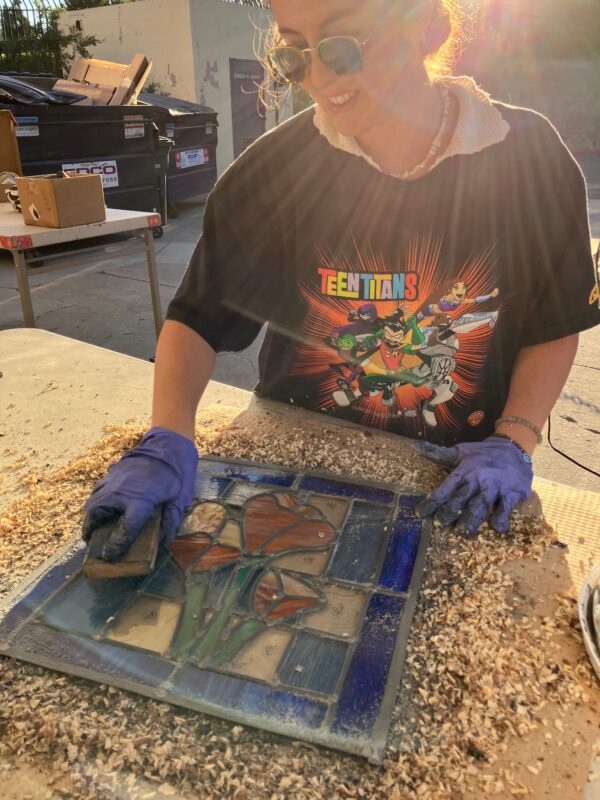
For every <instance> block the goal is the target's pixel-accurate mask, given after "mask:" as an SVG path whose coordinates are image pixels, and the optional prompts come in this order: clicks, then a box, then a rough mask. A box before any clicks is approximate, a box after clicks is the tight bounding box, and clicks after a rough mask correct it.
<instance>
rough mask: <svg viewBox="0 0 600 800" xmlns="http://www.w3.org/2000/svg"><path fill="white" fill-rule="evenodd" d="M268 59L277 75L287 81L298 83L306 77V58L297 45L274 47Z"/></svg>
mask: <svg viewBox="0 0 600 800" xmlns="http://www.w3.org/2000/svg"><path fill="white" fill-rule="evenodd" d="M269 60H270V61H271V65H272V67H273V69H274V70H275V72H276V73H277V75H279V77H280V78H281V79H282V80H284V81H287V82H288V83H299V82H300V81H303V80H304V78H305V77H306V59H305V57H304V53H303V52H302V50H300V49H299V48H297V47H275V48H274V49H273V50H271V52H270V53H269Z"/></svg>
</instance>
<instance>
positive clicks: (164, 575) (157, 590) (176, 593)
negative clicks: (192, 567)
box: [144, 555, 185, 600]
mask: <svg viewBox="0 0 600 800" xmlns="http://www.w3.org/2000/svg"><path fill="white" fill-rule="evenodd" d="M144 591H145V592H148V594H156V595H159V596H160V597H172V598H173V599H175V600H178V599H179V598H180V597H183V596H184V594H185V575H184V573H183V571H182V570H181V569H180V568H179V567H178V566H177V564H176V563H175V561H174V560H173V559H172V558H171V556H169V555H167V556H166V558H164V559H163V560H162V562H161V563H159V564H158V565H157V567H156V569H155V570H154V572H153V573H152V575H150V577H149V578H148V580H147V583H145V584H144Z"/></svg>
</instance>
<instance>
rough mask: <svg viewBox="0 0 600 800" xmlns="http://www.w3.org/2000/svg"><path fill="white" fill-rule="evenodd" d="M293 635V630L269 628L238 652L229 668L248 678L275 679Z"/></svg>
mask: <svg viewBox="0 0 600 800" xmlns="http://www.w3.org/2000/svg"><path fill="white" fill-rule="evenodd" d="M292 636H293V632H292V631H291V630H280V629H279V628H267V629H266V630H265V631H264V632H263V633H260V634H259V635H258V636H257V637H256V638H255V639H253V640H252V641H251V642H249V643H248V644H247V645H246V646H245V647H244V648H243V649H242V650H241V651H240V652H239V653H238V655H237V656H236V658H235V659H234V660H233V661H232V662H231V665H230V667H229V669H230V670H231V671H232V672H237V673H239V674H240V675H245V676H246V677H247V678H258V679H259V680H263V681H273V680H275V676H276V674H277V667H278V666H279V663H280V661H281V659H282V658H283V656H284V654H285V651H286V650H287V647H288V645H289V643H290V640H291V638H292Z"/></svg>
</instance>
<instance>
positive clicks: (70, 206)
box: [17, 173, 106, 228]
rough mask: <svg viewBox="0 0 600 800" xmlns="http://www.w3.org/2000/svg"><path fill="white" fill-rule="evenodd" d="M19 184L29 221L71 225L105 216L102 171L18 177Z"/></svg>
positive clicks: (61, 226)
mask: <svg viewBox="0 0 600 800" xmlns="http://www.w3.org/2000/svg"><path fill="white" fill-rule="evenodd" d="M17 188H18V190H19V197H20V200H21V207H22V210H23V220H24V222H25V224H26V225H35V226H38V227H42V228H70V227H73V226H75V225H89V224H92V223H94V222H104V220H105V219H106V207H105V205H104V189H103V187H102V177H101V176H100V175H77V174H75V173H72V174H70V175H69V176H68V177H59V176H57V175H41V176H35V177H28V178H17Z"/></svg>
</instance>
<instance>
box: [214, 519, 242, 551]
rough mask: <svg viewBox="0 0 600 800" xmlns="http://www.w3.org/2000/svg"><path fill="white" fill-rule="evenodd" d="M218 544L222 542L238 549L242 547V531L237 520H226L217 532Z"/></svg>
mask: <svg viewBox="0 0 600 800" xmlns="http://www.w3.org/2000/svg"><path fill="white" fill-rule="evenodd" d="M219 544H224V545H226V546H227V547H235V548H237V549H238V550H241V549H242V532H241V530H240V523H239V522H236V521H235V520H234V519H230V520H227V522H226V523H225V527H224V528H223V530H222V531H221V533H220V534H219Z"/></svg>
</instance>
